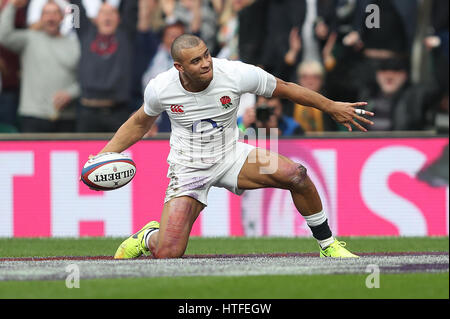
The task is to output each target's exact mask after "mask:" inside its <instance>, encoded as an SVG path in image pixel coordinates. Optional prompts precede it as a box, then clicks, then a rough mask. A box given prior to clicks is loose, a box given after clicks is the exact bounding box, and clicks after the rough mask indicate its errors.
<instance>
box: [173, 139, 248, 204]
mask: <svg viewBox="0 0 450 319" xmlns="http://www.w3.org/2000/svg"><path fill="white" fill-rule="evenodd" d="M253 149H255V146H252V145H248V144H245V143H242V142H236V151H235V152H232V153H233V154H231V155H229V156H227V157H226V158H224V159H223V161H221V162H219V163H217V164H214V165H213V166H212V167H211V168H209V169H205V170H201V169H194V168H189V167H186V166H183V165H181V164H176V163H171V162H169V170H168V172H167V177H168V178H170V183H169V186H168V187H167V190H166V197H165V199H164V203H166V202H168V201H169V200H171V199H173V198H176V197H180V196H189V197H192V198H195V199H196V200H198V201H199V202H201V203H202V204H204V205H205V206H207V205H208V201H207V197H208V192H209V190H210V188H211V187H212V186H216V187H223V188H226V189H228V190H229V191H230V192H232V193H234V194H236V195H241V194H242V193H243V192H244V190H243V189H239V188H238V185H237V183H238V176H239V173H240V171H241V169H242V166H244V163H245V161H246V160H247V157H248V154H249V153H250V152H251V151H252V150H253Z"/></svg>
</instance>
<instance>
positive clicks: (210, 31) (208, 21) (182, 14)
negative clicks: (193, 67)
mask: <svg viewBox="0 0 450 319" xmlns="http://www.w3.org/2000/svg"><path fill="white" fill-rule="evenodd" d="M161 6H162V9H163V12H164V15H165V20H166V23H167V24H174V23H175V22H176V21H181V22H182V23H183V24H184V25H185V26H186V32H188V33H191V34H195V35H198V36H200V37H202V39H204V41H205V43H206V45H207V47H208V49H209V50H210V51H211V52H215V47H216V34H217V15H216V11H215V9H214V7H213V5H212V4H211V3H210V0H164V1H161Z"/></svg>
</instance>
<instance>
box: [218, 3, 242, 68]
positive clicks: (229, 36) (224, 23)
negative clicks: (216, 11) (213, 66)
mask: <svg viewBox="0 0 450 319" xmlns="http://www.w3.org/2000/svg"><path fill="white" fill-rule="evenodd" d="M249 2H250V1H249V0H247V1H245V0H227V1H225V2H224V6H223V9H222V11H221V14H220V17H219V26H218V27H219V29H218V32H217V44H218V53H217V55H216V57H217V58H224V59H229V60H239V18H238V14H239V12H240V11H241V10H242V9H244V8H245V6H247V5H248V3H249Z"/></svg>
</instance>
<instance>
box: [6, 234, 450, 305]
mask: <svg viewBox="0 0 450 319" xmlns="http://www.w3.org/2000/svg"><path fill="white" fill-rule="evenodd" d="M339 239H340V240H343V241H346V242H347V244H348V247H349V249H350V250H351V251H353V252H356V253H372V252H373V253H380V252H383V253H388V252H390V253H392V252H447V253H448V251H449V239H448V237H436V238H433V237H426V238H398V237H377V238H362V237H361V238H357V237H352V238H339ZM122 240H123V238H81V239H56V238H45V239H0V258H5V257H48V256H111V255H113V254H114V252H115V249H116V248H117V247H118V245H119V244H120V243H121V242H122ZM298 252H302V253H316V254H317V255H318V249H317V244H316V242H315V240H313V239H312V238H309V239H308V238H306V239H305V238H192V239H191V240H190V243H189V246H188V249H187V251H186V254H187V255H199V254H200V255H203V254H270V253H298ZM205 262H208V261H207V259H206V260H205ZM0 265H1V260H0ZM0 271H2V268H0ZM367 275H368V274H339V275H336V274H334V275H267V276H214V277H212V276H211V277H210V276H191V277H152V278H138V277H136V278H109V279H83V280H81V282H80V288H79V289H76V288H74V289H68V288H66V286H65V282H64V281H63V280H45V281H44V280H42V281H0V298H157V299H161V298H162V299H165V298H171V299H173V298H175V299H191V298H200V299H203V298H207V299H211V298H213V299H214V298H219V299H229V298H232V299H248V298H252V299H253V298H256V299H259V298H262V299H278V298H286V299H299V298H308V299H315V298H318V299H320V298H339V299H340V298H383V299H389V298H400V299H403V298H449V274H448V269H447V271H444V272H439V273H428V272H425V271H424V272H414V273H400V274H392V273H383V272H381V275H380V288H374V289H368V288H367V287H366V286H365V280H366V278H367Z"/></svg>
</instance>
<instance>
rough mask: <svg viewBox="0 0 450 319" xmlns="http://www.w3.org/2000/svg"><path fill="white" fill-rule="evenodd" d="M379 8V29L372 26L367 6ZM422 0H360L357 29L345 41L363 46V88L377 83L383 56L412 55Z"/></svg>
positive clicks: (361, 78)
mask: <svg viewBox="0 0 450 319" xmlns="http://www.w3.org/2000/svg"><path fill="white" fill-rule="evenodd" d="M369 5H377V6H378V7H379V12H380V13H381V14H380V15H379V23H380V26H382V27H379V28H375V27H372V28H368V27H367V26H366V18H367V16H368V13H367V12H366V8H367V7H368V6H369ZM417 9H418V2H417V1H409V0H398V1H384V0H360V1H357V8H356V12H355V17H354V21H353V31H352V32H350V33H349V34H348V35H347V36H346V37H345V38H344V39H343V41H344V44H345V45H348V46H352V47H357V48H361V49H362V53H363V56H364V59H363V61H362V62H361V63H360V64H359V72H358V83H359V84H360V87H361V88H363V87H365V86H367V85H372V84H374V80H375V70H376V69H377V64H378V63H379V62H381V61H382V60H383V59H391V58H404V59H408V58H409V57H410V53H411V49H412V43H413V40H414V35H415V32H416V25H417V11H418V10H417Z"/></svg>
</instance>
